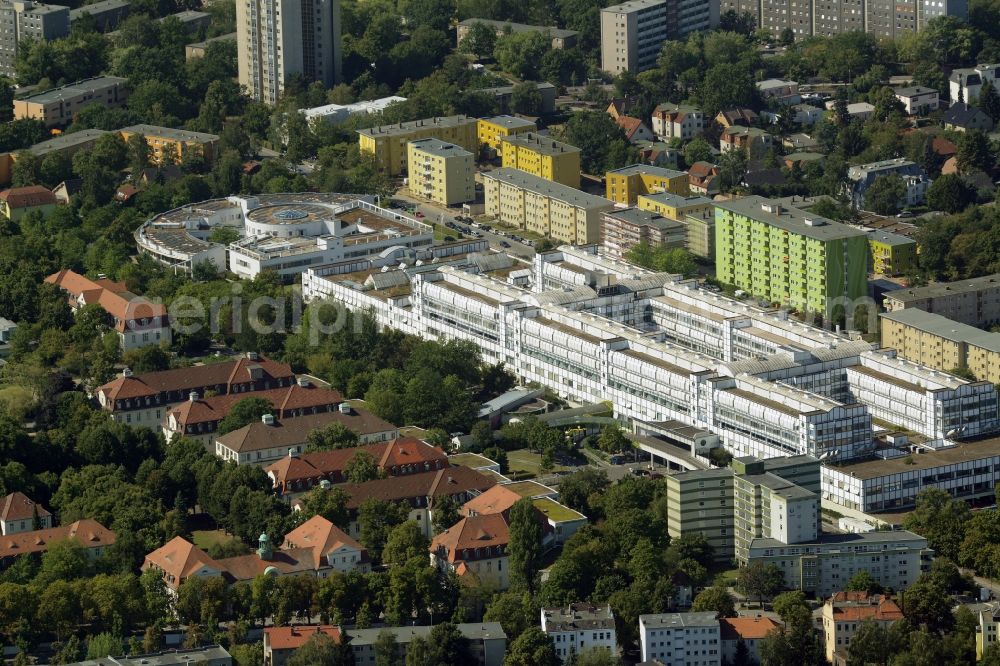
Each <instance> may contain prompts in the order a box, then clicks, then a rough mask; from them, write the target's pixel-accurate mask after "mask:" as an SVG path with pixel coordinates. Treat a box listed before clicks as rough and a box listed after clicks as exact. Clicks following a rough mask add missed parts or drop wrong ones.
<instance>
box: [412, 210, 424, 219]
mask: <svg viewBox="0 0 1000 666" xmlns="http://www.w3.org/2000/svg"><path fill="white" fill-rule="evenodd" d="M414 214H415V215H416V216H417V217H419V218H423V216H424V214H423V213H421V212H420V211H419V210H418V211H417V212H416V213H414Z"/></svg>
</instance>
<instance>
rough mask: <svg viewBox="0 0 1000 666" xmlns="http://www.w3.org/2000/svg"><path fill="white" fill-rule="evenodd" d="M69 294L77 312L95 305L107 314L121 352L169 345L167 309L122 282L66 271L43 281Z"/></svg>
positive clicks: (71, 304)
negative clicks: (129, 288)
mask: <svg viewBox="0 0 1000 666" xmlns="http://www.w3.org/2000/svg"><path fill="white" fill-rule="evenodd" d="M45 281H46V282H47V283H49V284H54V285H56V286H57V287H59V288H60V289H62V290H63V291H65V292H66V293H67V294H68V295H69V297H70V298H69V303H70V307H71V308H72V309H73V310H74V311H78V310H80V309H81V308H83V307H85V306H87V305H97V306H99V307H100V308H101V309H102V310H104V311H105V312H107V313H108V315H110V316H111V319H112V327H113V328H114V330H115V331H116V332H117V334H118V343H119V345H120V346H121V348H122V350H123V351H129V350H130V349H138V348H139V347H145V346H147V345H160V344H167V345H169V344H170V317H169V316H168V314H167V308H166V307H164V306H163V305H162V304H160V303H153V302H152V301H149V300H148V299H146V298H143V297H141V296H136V295H135V294H133V293H132V292H130V291H129V290H128V289H127V288H126V287H125V284H124V283H123V282H113V281H111V280H108V279H106V278H99V279H97V280H91V279H90V278H88V277H85V276H83V275H80V274H79V273H76V272H74V271H71V270H69V269H63V270H61V271H59V272H58V273H53V274H52V275H50V276H48V277H47V278H45Z"/></svg>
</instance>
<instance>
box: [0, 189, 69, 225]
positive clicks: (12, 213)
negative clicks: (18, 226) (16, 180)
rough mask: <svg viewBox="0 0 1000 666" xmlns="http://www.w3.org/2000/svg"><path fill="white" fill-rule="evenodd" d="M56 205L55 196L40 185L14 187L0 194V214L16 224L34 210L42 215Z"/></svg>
mask: <svg viewBox="0 0 1000 666" xmlns="http://www.w3.org/2000/svg"><path fill="white" fill-rule="evenodd" d="M57 203H58V202H57V201H56V195H54V194H53V193H52V192H50V191H49V190H47V189H45V188H44V187H42V186H41V185H29V186H28V187H15V188H12V189H9V190H4V191H3V192H0V214H2V215H3V216H4V217H6V218H7V219H9V220H11V221H12V222H17V221H18V220H20V219H21V218H22V217H24V216H25V215H27V214H28V213H30V212H32V211H35V210H40V211H42V212H43V213H44V212H47V211H50V210H52V209H53V208H55V206H56V204H57Z"/></svg>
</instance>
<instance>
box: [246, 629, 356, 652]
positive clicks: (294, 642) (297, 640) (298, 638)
mask: <svg viewBox="0 0 1000 666" xmlns="http://www.w3.org/2000/svg"><path fill="white" fill-rule="evenodd" d="M264 633H265V634H266V635H267V644H268V646H269V647H270V648H271V649H272V650H296V649H298V648H300V647H302V646H303V645H305V643H306V641H308V640H309V639H310V638H312V637H313V636H317V635H319V634H325V635H327V636H329V637H330V638H331V639H332V640H333V642H334V643H338V644H339V643H340V639H341V633H340V627H336V626H334V625H307V626H304V627H303V626H295V627H267V628H266V629H264Z"/></svg>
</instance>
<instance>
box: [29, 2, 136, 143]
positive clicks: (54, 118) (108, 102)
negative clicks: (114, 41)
mask: <svg viewBox="0 0 1000 666" xmlns="http://www.w3.org/2000/svg"><path fill="white" fill-rule="evenodd" d="M127 4H128V3H126V5H127ZM127 83H128V80H127V79H123V78H121V77H119V76H97V77H94V78H90V79H83V80H82V81H76V82H75V83H68V84H66V85H64V86H60V87H58V88H52V89H50V90H45V91H43V92H39V93H34V94H33V95H29V96H28V97H22V98H20V99H15V100H14V118H15V119H17V120H23V119H27V118H32V119H34V120H40V121H42V122H43V123H45V126H46V127H64V126H66V125H69V124H70V123H71V122H73V118H74V117H75V116H76V114H77V113H79V112H80V111H82V110H83V109H84V108H86V107H88V106H91V105H93V104H99V105H101V106H103V107H104V108H106V109H116V108H118V107H120V106H123V105H124V104H125V102H126V101H127V100H128V88H127V87H126V84H127Z"/></svg>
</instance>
